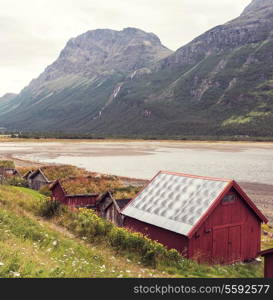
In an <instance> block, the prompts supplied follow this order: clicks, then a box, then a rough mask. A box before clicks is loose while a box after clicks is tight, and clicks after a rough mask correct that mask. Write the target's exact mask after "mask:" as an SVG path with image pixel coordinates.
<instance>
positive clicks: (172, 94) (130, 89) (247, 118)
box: [94, 0, 273, 136]
mask: <svg viewBox="0 0 273 300" xmlns="http://www.w3.org/2000/svg"><path fill="white" fill-rule="evenodd" d="M272 16H273V3H272V0H255V1H253V2H252V3H251V5H250V6H249V7H248V8H246V10H245V11H244V12H243V14H242V15H241V16H240V17H238V18H237V19H235V20H233V21H230V22H228V23H226V24H224V25H221V26H217V27H215V28H213V29H212V30H209V31H208V32H206V33H204V34H203V35H201V36H199V37H198V38H196V39H194V40H193V41H192V42H191V43H189V44H188V45H186V46H184V47H182V48H180V49H178V50H177V51H176V52H175V53H174V54H172V55H170V56H169V57H167V58H166V59H163V60H162V61H161V62H160V63H159V64H157V66H156V68H155V69H154V70H153V73H152V74H150V75H145V76H143V77H142V78H140V79H139V80H137V81H135V82H133V83H131V82H130V83H128V84H127V85H125V86H123V89H122V91H121V92H120V94H119V98H118V100H119V103H120V106H121V107H122V108H121V107H119V110H122V111H123V112H124V114H127V111H128V110H127V109H129V105H134V106H135V107H137V106H138V107H139V108H140V109H139V110H138V113H135V115H134V117H135V119H134V121H133V122H129V118H128V120H126V121H127V122H128V123H127V124H128V125H127V126H126V130H127V132H130V133H131V134H133V133H141V132H144V131H145V130H147V131H148V133H150V134H153V135H162V134H165V135H166V134H169V135H187V134H190V135H250V136H272V126H273V55H272V49H273V31H272V29H273V18H272ZM127 103H128V105H127ZM126 105H127V109H126V108H125V106H126ZM110 109H111V111H110ZM144 110H148V111H150V117H149V118H145V117H144V115H143V113H142V112H143V111H144ZM109 113H110V114H111V115H112V114H113V113H116V116H115V117H113V119H111V122H112V124H115V123H114V122H113V120H114V119H116V118H117V116H118V114H119V111H118V109H117V107H111V108H110V107H109ZM130 113H132V112H131V110H130ZM141 114H142V120H143V122H139V119H140V116H141ZM105 119H106V120H102V121H100V122H99V121H97V124H96V127H95V126H94V129H96V130H98V132H100V131H107V130H108V129H107V128H108V127H109V123H107V117H105ZM108 119H109V118H108ZM131 124H132V126H130V125H131ZM123 125H124V126H125V122H124V124H123ZM124 126H122V124H121V123H120V122H119V123H118V124H117V125H116V127H115V130H116V131H118V132H119V133H122V128H123V127H124ZM111 129H112V132H113V131H114V130H113V126H112V127H111ZM108 131H109V130H108ZM109 133H110V132H109Z"/></svg>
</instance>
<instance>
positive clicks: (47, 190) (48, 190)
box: [39, 185, 51, 197]
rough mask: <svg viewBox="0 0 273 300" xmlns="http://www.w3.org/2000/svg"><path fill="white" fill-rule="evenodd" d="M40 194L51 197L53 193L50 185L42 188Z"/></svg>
mask: <svg viewBox="0 0 273 300" xmlns="http://www.w3.org/2000/svg"><path fill="white" fill-rule="evenodd" d="M39 192H40V193H41V194H43V195H45V196H47V197H50V196H51V191H50V189H49V186H48V185H44V186H43V187H41V188H40V190H39Z"/></svg>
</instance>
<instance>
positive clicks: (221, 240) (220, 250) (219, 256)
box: [212, 227, 228, 264]
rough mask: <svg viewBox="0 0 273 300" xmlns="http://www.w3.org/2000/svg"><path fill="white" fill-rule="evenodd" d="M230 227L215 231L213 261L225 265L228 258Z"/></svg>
mask: <svg viewBox="0 0 273 300" xmlns="http://www.w3.org/2000/svg"><path fill="white" fill-rule="evenodd" d="M227 245H228V227H222V228H215V229H214V230H213V247H212V249H213V251H212V254H213V261H214V262H215V263H219V264H223V263H225V262H226V261H227V258H228V247H227Z"/></svg>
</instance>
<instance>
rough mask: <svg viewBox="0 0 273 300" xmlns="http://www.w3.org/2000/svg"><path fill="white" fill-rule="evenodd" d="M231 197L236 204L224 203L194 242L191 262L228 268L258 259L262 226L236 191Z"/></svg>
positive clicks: (200, 229) (198, 232)
mask: <svg viewBox="0 0 273 300" xmlns="http://www.w3.org/2000/svg"><path fill="white" fill-rule="evenodd" d="M229 194H233V195H234V196H235V202H234V203H225V204H223V203H222V202H221V203H220V204H219V205H218V206H217V207H216V208H215V210H214V211H213V212H212V213H211V214H210V215H209V216H208V218H207V220H206V221H205V222H204V223H203V224H202V226H201V227H200V228H199V230H198V231H197V232H196V233H195V235H194V236H193V237H192V238H191V240H190V244H189V256H190V258H195V259H197V260H198V261H201V262H209V263H221V264H226V263H232V262H235V261H245V260H251V259H254V258H256V257H257V256H258V253H259V251H260V243H261V222H260V220H259V219H258V218H257V216H256V215H255V214H254V213H253V212H252V210H251V209H250V208H249V207H248V205H247V204H245V202H244V200H242V199H241V197H240V195H239V194H238V193H237V192H236V191H235V190H231V191H230V192H229Z"/></svg>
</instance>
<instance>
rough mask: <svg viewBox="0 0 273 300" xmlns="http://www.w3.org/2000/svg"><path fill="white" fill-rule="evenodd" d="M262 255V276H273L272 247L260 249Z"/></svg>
mask: <svg viewBox="0 0 273 300" xmlns="http://www.w3.org/2000/svg"><path fill="white" fill-rule="evenodd" d="M260 254H261V256H263V257H264V277H265V278H273V248H272V249H267V250H264V251H262V252H261V253H260Z"/></svg>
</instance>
